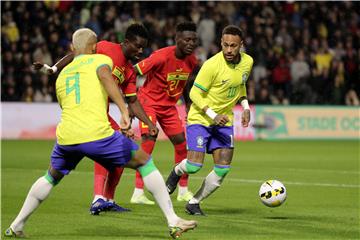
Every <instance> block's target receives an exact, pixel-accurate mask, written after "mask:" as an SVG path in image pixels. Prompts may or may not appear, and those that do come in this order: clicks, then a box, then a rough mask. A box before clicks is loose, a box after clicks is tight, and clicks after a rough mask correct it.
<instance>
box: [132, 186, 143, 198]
mask: <svg viewBox="0 0 360 240" xmlns="http://www.w3.org/2000/svg"><path fill="white" fill-rule="evenodd" d="M143 194H144V189H143V188H135V189H134V193H133V197H138V196H140V195H143Z"/></svg>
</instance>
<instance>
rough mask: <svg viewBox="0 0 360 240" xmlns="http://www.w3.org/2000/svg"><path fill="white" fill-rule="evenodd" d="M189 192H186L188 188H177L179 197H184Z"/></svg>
mask: <svg viewBox="0 0 360 240" xmlns="http://www.w3.org/2000/svg"><path fill="white" fill-rule="evenodd" d="M188 191H189V190H188V187H187V186H186V187H181V186H179V191H178V195H179V196H182V195H184V194H185V193H187V192H188Z"/></svg>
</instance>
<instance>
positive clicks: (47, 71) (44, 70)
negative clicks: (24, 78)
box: [33, 62, 54, 75]
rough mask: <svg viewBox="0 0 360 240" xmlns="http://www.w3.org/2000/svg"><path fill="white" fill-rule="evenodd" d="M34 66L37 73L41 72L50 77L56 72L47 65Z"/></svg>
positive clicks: (35, 63)
mask: <svg viewBox="0 0 360 240" xmlns="http://www.w3.org/2000/svg"><path fill="white" fill-rule="evenodd" d="M33 66H34V69H35V70H36V71H41V72H42V73H45V74H48V75H51V74H54V70H53V68H52V67H50V66H48V65H46V64H43V63H41V62H34V63H33Z"/></svg>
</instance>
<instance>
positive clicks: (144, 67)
mask: <svg viewBox="0 0 360 240" xmlns="http://www.w3.org/2000/svg"><path fill="white" fill-rule="evenodd" d="M165 57H166V56H161V55H160V54H157V53H153V54H151V55H150V56H149V57H147V58H145V59H143V60H142V61H140V62H138V63H137V64H135V65H134V69H135V73H136V75H146V74H147V73H148V72H149V71H151V70H155V69H156V68H157V67H159V66H161V65H162V63H163V62H164V60H165Z"/></svg>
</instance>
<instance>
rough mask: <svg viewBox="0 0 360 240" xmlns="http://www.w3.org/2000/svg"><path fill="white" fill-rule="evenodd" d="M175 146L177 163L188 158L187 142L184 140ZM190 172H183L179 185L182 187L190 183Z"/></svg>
mask: <svg viewBox="0 0 360 240" xmlns="http://www.w3.org/2000/svg"><path fill="white" fill-rule="evenodd" d="M174 147H175V163H179V162H181V161H182V160H184V159H185V158H186V154H187V150H186V142H185V141H184V142H182V143H180V144H176V145H174ZM188 179H189V175H188V174H183V175H182V176H181V178H180V181H179V185H180V187H187V185H188Z"/></svg>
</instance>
